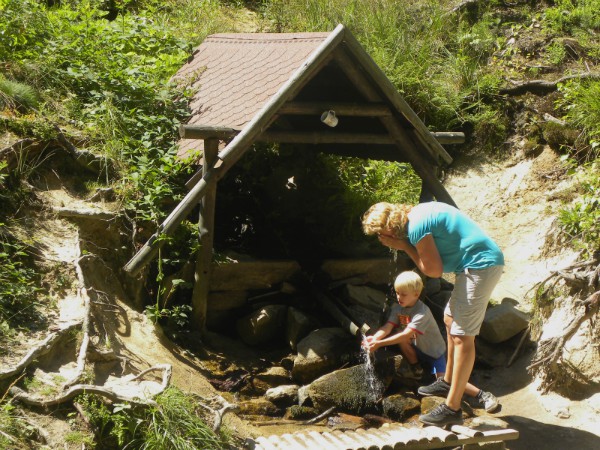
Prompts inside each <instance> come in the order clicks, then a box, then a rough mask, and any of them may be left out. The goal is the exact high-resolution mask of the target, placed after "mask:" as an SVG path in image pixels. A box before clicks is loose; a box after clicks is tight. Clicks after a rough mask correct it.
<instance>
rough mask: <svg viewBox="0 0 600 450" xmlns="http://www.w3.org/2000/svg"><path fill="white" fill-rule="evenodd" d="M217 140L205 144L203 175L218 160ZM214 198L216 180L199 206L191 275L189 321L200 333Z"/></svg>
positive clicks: (203, 314) (206, 290) (210, 185)
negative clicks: (192, 273) (194, 267)
mask: <svg viewBox="0 0 600 450" xmlns="http://www.w3.org/2000/svg"><path fill="white" fill-rule="evenodd" d="M218 155H219V140H218V139H206V140H205V141H204V161H203V163H202V172H203V175H206V174H207V173H208V171H209V170H212V169H213V167H214V165H215V163H216V162H217V160H218V157H219V156H218ZM216 198H217V181H216V180H212V181H211V182H210V183H209V185H208V186H207V188H206V191H205V194H204V198H203V199H202V202H201V203H200V217H199V219H198V232H199V238H200V248H199V249H198V253H197V254H196V271H195V273H194V290H193V292H192V320H193V322H194V324H195V325H196V327H198V329H199V330H200V332H201V333H204V331H205V328H206V309H207V308H206V306H207V304H208V292H209V290H210V269H211V263H212V255H213V240H214V230H215V204H216Z"/></svg>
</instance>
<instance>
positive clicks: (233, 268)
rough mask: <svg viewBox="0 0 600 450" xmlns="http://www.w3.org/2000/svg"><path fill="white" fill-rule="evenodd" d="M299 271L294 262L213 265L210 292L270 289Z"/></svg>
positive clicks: (244, 261)
mask: <svg viewBox="0 0 600 450" xmlns="http://www.w3.org/2000/svg"><path fill="white" fill-rule="evenodd" d="M300 271H301V268H300V265H299V264H298V263H297V262H296V261H273V260H269V261H266V260H263V261H257V260H230V261H229V262H227V263H219V264H214V265H213V267H212V274H211V278H210V290H211V291H244V290H253V289H271V288H272V287H273V286H274V285H276V284H279V283H283V282H284V281H287V280H289V279H290V278H292V276H294V275H295V274H297V273H299V272H300Z"/></svg>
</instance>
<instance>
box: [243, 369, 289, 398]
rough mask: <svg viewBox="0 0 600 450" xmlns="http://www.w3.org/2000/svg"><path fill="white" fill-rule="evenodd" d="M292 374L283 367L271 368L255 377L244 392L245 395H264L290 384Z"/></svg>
mask: <svg viewBox="0 0 600 450" xmlns="http://www.w3.org/2000/svg"><path fill="white" fill-rule="evenodd" d="M290 380H291V379H290V373H289V372H288V371H287V370H286V369H284V368H283V367H279V366H274V367H269V368H268V369H267V370H265V371H264V372H261V373H259V374H257V375H256V376H254V377H253V378H252V379H251V380H250V382H249V383H248V384H247V385H246V386H245V387H244V389H243V390H242V393H243V394H248V395H262V394H264V393H265V392H267V391H268V390H269V389H271V388H273V387H277V386H281V385H284V384H289V383H290Z"/></svg>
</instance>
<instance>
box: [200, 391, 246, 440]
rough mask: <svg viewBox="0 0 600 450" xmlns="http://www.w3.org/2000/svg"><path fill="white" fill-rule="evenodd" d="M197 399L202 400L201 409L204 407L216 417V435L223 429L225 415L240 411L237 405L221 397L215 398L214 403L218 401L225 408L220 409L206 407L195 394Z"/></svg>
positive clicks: (214, 427) (214, 428)
mask: <svg viewBox="0 0 600 450" xmlns="http://www.w3.org/2000/svg"><path fill="white" fill-rule="evenodd" d="M193 395H194V396H195V397H196V398H198V399H200V400H202V401H201V402H199V405H200V406H201V407H203V408H204V409H207V410H208V411H210V412H211V413H212V414H213V415H214V416H215V419H214V423H213V428H212V429H213V431H214V432H215V433H218V432H219V430H220V429H221V425H222V424H223V417H224V416H225V414H227V413H228V412H229V411H234V412H235V411H237V410H238V409H239V406H238V405H235V404H233V403H229V402H228V401H227V400H225V399H224V398H223V397H221V396H220V395H217V396H215V397H213V398H212V399H209V400H212V401H215V400H217V401H218V402H219V403H220V404H222V405H223V406H222V407H221V408H220V409H215V408H211V407H210V406H208V405H206V404H205V403H204V400H205V399H203V398H201V397H200V396H199V395H197V394H193Z"/></svg>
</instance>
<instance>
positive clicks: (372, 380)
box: [360, 335, 383, 402]
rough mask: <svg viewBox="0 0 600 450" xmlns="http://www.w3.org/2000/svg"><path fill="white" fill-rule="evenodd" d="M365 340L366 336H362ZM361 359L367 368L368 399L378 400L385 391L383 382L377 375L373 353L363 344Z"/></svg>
mask: <svg viewBox="0 0 600 450" xmlns="http://www.w3.org/2000/svg"><path fill="white" fill-rule="evenodd" d="M362 339H363V341H364V340H365V336H364V335H363V336H362ZM360 359H361V361H362V363H363V365H364V368H365V386H366V389H367V400H369V401H373V402H375V401H377V400H378V399H379V397H380V396H381V394H382V392H383V382H382V381H381V380H380V379H379V377H378V376H377V373H376V372H375V366H374V364H373V359H374V358H373V355H372V354H371V353H369V351H368V350H367V349H366V348H365V347H363V346H362V345H361V355H360Z"/></svg>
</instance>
